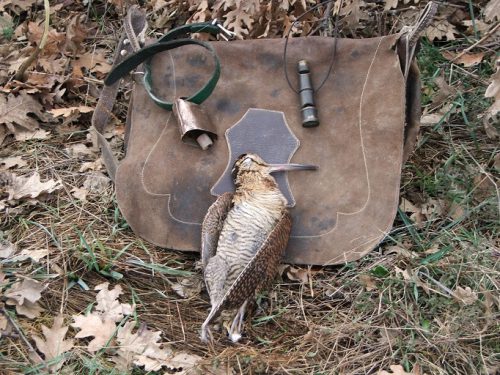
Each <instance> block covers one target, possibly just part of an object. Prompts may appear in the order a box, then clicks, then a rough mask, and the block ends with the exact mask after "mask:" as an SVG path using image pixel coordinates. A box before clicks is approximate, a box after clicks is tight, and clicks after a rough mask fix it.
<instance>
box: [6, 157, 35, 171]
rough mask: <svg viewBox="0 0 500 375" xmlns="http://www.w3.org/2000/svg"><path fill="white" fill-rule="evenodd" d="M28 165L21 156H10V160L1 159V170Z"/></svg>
mask: <svg viewBox="0 0 500 375" xmlns="http://www.w3.org/2000/svg"><path fill="white" fill-rule="evenodd" d="M27 164H28V163H26V162H25V161H24V160H23V158H22V157H21V156H10V157H8V158H2V159H0V170H3V169H10V168H13V167H19V168H21V167H24V166H26V165H27Z"/></svg>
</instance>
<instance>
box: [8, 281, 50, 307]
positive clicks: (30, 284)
mask: <svg viewBox="0 0 500 375" xmlns="http://www.w3.org/2000/svg"><path fill="white" fill-rule="evenodd" d="M44 289H45V288H44V286H43V284H42V283H40V282H38V281H35V280H32V279H24V280H23V281H18V282H16V283H14V284H13V285H12V286H11V287H10V288H9V289H8V290H7V291H6V292H5V294H4V295H5V297H7V298H9V299H12V300H15V301H16V303H18V304H19V305H22V304H23V303H24V302H25V301H29V302H32V303H35V302H36V301H38V300H39V299H40V298H42V291H43V290H44Z"/></svg>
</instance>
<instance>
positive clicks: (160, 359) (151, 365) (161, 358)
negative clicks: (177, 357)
mask: <svg viewBox="0 0 500 375" xmlns="http://www.w3.org/2000/svg"><path fill="white" fill-rule="evenodd" d="M134 326H135V322H133V321H130V322H127V323H126V324H125V325H124V326H123V327H121V328H120V329H119V331H118V334H117V336H116V341H117V342H118V343H119V344H120V349H119V350H118V352H117V356H116V357H115V358H113V359H112V360H113V362H115V363H116V364H117V365H119V367H121V368H122V370H128V369H130V366H132V364H134V363H135V364H136V365H138V366H144V369H145V370H146V371H158V370H160V369H161V367H162V366H163V364H164V363H165V361H167V360H168V359H170V358H171V357H172V350H171V349H170V348H168V347H166V348H162V344H161V343H159V342H158V341H159V340H160V336H161V332H160V331H156V332H153V331H150V330H149V329H147V327H146V326H145V325H143V326H141V327H140V328H139V329H138V330H137V332H135V333H132V331H133V329H134Z"/></svg>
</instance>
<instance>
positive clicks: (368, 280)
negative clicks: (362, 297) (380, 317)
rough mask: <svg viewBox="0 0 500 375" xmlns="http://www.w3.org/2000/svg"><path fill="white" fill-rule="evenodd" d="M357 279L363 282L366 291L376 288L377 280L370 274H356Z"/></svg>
mask: <svg viewBox="0 0 500 375" xmlns="http://www.w3.org/2000/svg"><path fill="white" fill-rule="evenodd" d="M358 279H359V281H360V282H361V284H363V286H364V287H365V289H366V291H367V292H369V291H371V290H373V289H377V282H376V281H375V279H374V278H373V277H371V276H370V275H367V274H362V275H359V276H358Z"/></svg>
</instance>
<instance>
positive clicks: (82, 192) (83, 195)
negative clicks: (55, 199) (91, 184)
mask: <svg viewBox="0 0 500 375" xmlns="http://www.w3.org/2000/svg"><path fill="white" fill-rule="evenodd" d="M88 193H89V191H88V190H87V189H83V188H78V187H74V188H73V189H71V195H72V196H74V197H75V198H76V199H79V200H81V201H83V202H85V201H86V200H87V194H88Z"/></svg>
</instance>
